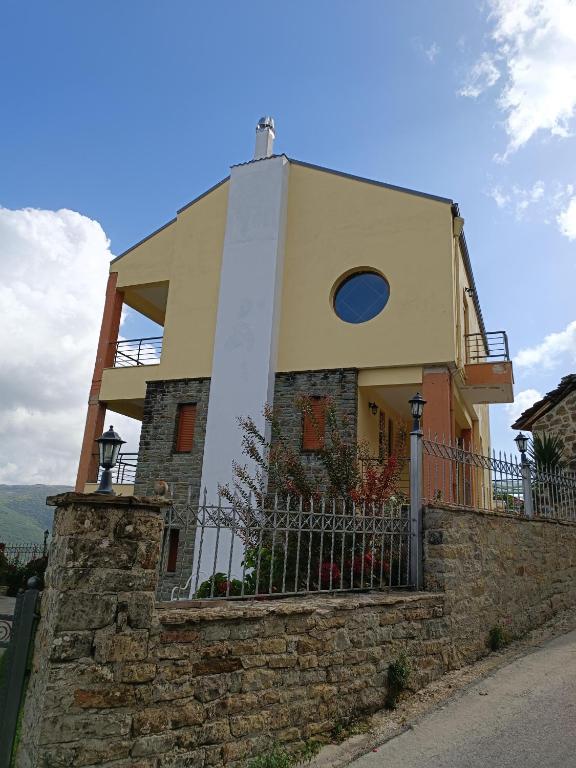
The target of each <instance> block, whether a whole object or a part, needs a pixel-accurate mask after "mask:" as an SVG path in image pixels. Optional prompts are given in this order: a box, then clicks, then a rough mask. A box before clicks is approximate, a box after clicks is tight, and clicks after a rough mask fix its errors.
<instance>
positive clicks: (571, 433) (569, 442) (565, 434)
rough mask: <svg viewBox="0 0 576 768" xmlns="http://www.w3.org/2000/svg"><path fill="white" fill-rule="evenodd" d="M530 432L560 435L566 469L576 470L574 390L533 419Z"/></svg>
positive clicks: (575, 395) (575, 405)
mask: <svg viewBox="0 0 576 768" xmlns="http://www.w3.org/2000/svg"><path fill="white" fill-rule="evenodd" d="M532 432H534V433H539V434H542V433H543V432H544V433H546V434H547V435H558V437H561V438H562V441H563V443H564V457H565V459H566V461H567V464H568V469H570V470H571V471H572V472H576V390H575V391H574V392H571V393H570V394H569V395H567V396H566V397H565V398H564V400H562V401H561V402H559V403H558V404H557V405H555V406H554V407H553V408H551V409H550V410H549V411H548V413H545V414H544V416H542V417H541V418H539V419H538V420H537V421H535V422H534V424H533V425H532Z"/></svg>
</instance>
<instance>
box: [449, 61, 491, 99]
mask: <svg viewBox="0 0 576 768" xmlns="http://www.w3.org/2000/svg"><path fill="white" fill-rule="evenodd" d="M499 79H500V70H499V69H498V67H497V66H496V62H495V59H494V57H493V56H491V55H490V54H489V53H483V54H482V56H481V57H480V58H479V59H478V61H477V62H476V64H474V66H473V67H472V69H471V70H470V73H469V75H468V79H467V82H466V85H464V86H463V87H462V88H461V89H460V90H459V91H458V93H459V94H460V96H467V97H468V98H470V99H477V98H478V96H480V94H481V93H483V92H484V91H485V90H487V89H488V88H491V87H492V86H493V85H495V84H496V83H497V82H498V80H499Z"/></svg>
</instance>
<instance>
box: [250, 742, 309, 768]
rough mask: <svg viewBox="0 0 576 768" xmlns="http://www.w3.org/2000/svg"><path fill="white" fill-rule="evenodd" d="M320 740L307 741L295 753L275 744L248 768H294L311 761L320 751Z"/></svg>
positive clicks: (252, 761)
mask: <svg viewBox="0 0 576 768" xmlns="http://www.w3.org/2000/svg"><path fill="white" fill-rule="evenodd" d="M321 748H322V744H320V742H319V741H313V740H311V741H307V742H306V744H304V746H303V747H300V749H298V750H297V751H296V752H295V753H294V754H293V755H292V754H290V752H287V751H286V750H285V749H284V748H283V747H280V746H279V745H278V744H274V746H273V747H272V749H270V750H269V751H268V752H266V753H265V754H263V755H260V756H259V757H255V758H254V759H253V760H251V761H250V762H249V763H248V768H293V766H296V765H302V764H306V763H310V762H311V761H312V760H313V759H314V758H315V757H316V755H317V754H318V752H320V749H321Z"/></svg>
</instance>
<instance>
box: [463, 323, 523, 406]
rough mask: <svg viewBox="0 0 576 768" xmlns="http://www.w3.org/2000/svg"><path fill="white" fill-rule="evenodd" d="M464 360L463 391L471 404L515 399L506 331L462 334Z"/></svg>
mask: <svg viewBox="0 0 576 768" xmlns="http://www.w3.org/2000/svg"><path fill="white" fill-rule="evenodd" d="M464 344H465V350H466V363H465V365H464V377H463V383H462V391H463V393H464V396H465V398H466V400H467V401H468V402H469V403H474V404H486V403H512V402H514V392H513V384H514V376H513V372H512V362H511V360H510V353H509V350H508V337H507V335H506V332H505V331H491V332H490V333H469V334H467V335H466V336H465V337H464Z"/></svg>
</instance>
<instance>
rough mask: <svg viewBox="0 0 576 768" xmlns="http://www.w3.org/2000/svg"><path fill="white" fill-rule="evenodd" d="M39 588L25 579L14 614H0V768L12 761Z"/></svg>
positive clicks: (34, 582)
mask: <svg viewBox="0 0 576 768" xmlns="http://www.w3.org/2000/svg"><path fill="white" fill-rule="evenodd" d="M39 586H40V579H38V578H37V577H36V576H33V577H32V578H31V579H28V587H27V589H26V591H25V592H20V593H19V594H18V596H17V598H16V605H15V607H14V615H13V616H10V615H9V614H0V648H5V649H6V650H5V651H4V654H5V658H4V659H2V661H3V664H2V668H3V675H2V679H1V680H0V768H10V762H11V759H12V751H13V749H14V740H15V737H16V729H17V726H18V717H19V714H20V706H21V704H22V700H23V694H24V688H25V681H26V676H27V672H28V661H29V655H30V648H31V646H32V638H33V637H34V630H35V628H36V623H37V620H38V612H37V608H38V596H39V594H40V591H39V589H38V587H39Z"/></svg>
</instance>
